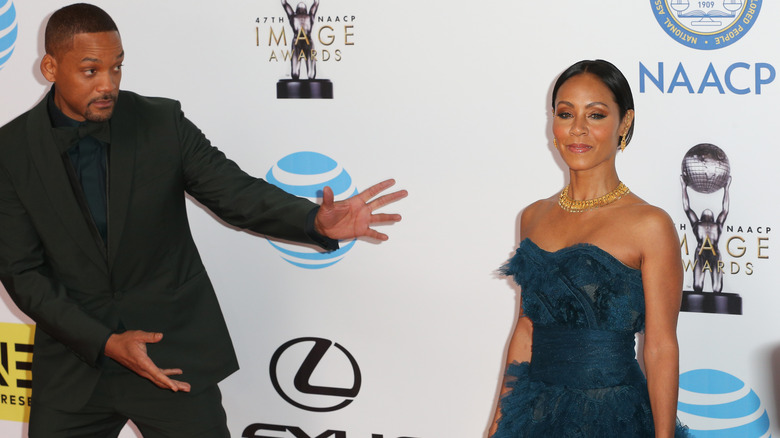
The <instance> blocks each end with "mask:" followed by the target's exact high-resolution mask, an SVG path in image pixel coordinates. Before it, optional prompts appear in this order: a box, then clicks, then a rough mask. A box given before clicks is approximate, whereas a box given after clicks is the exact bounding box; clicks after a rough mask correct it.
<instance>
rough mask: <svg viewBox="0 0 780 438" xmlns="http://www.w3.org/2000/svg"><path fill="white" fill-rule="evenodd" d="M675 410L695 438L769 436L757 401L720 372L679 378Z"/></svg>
mask: <svg viewBox="0 0 780 438" xmlns="http://www.w3.org/2000/svg"><path fill="white" fill-rule="evenodd" d="M677 410H678V415H679V417H680V420H681V421H682V422H683V423H684V424H686V425H687V426H688V427H689V428H690V431H691V434H692V435H693V436H696V437H744V438H763V437H766V436H769V435H768V432H769V415H768V414H767V411H766V408H764V406H763V404H762V403H761V399H760V398H759V397H758V395H757V394H756V393H755V391H753V390H752V389H750V387H748V386H747V385H746V384H745V382H743V381H742V380H740V379H739V378H737V377H735V376H732V375H731V374H728V373H725V372H723V371H718V370H712V369H699V370H693V371H688V372H686V373H683V374H681V375H680V396H679V402H678V403H677Z"/></svg>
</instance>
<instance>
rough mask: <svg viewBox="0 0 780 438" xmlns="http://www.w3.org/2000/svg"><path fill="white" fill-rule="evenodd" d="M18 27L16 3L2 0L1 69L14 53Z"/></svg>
mask: <svg viewBox="0 0 780 438" xmlns="http://www.w3.org/2000/svg"><path fill="white" fill-rule="evenodd" d="M18 27H19V26H18V25H17V23H16V8H14V3H13V2H12V1H10V0H0V70H2V69H3V66H5V63H6V62H8V60H9V59H11V55H13V53H14V45H15V44H16V35H17V32H18Z"/></svg>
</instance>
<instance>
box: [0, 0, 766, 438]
mask: <svg viewBox="0 0 780 438" xmlns="http://www.w3.org/2000/svg"><path fill="white" fill-rule="evenodd" d="M95 3H96V4H97V5H99V6H101V7H103V8H104V9H105V10H106V11H107V12H109V14H111V15H112V16H113V18H114V19H115V21H116V22H117V25H118V26H119V28H120V32H121V35H122V42H123V44H124V49H125V53H126V56H125V66H124V76H123V82H122V88H124V89H126V90H132V91H135V92H138V93H140V94H143V95H150V96H165V97H171V98H175V99H178V100H180V101H181V103H182V107H183V109H184V111H185V113H186V115H187V116H188V118H190V119H191V120H192V121H194V122H195V124H197V125H198V126H199V127H200V128H201V129H202V130H203V131H204V132H205V133H206V135H207V136H208V137H209V138H210V139H211V141H212V142H213V143H214V144H215V145H216V146H218V147H219V148H220V149H222V150H223V151H224V152H225V153H227V155H228V156H229V157H231V158H232V159H234V160H235V161H237V162H238V163H239V164H240V165H241V166H242V167H243V168H244V169H245V170H247V171H248V172H250V173H252V174H254V175H256V176H261V177H264V178H266V179H267V180H268V181H270V182H272V183H274V184H276V185H278V186H280V187H282V188H284V189H285V190H287V191H290V192H292V193H295V194H297V195H299V196H304V197H309V198H312V199H317V196H318V192H319V190H321V188H322V187H323V186H324V185H330V186H331V187H333V189H334V191H335V193H336V196H337V198H339V199H344V198H347V197H349V196H352V195H353V194H355V193H356V192H358V191H360V190H362V189H365V188H366V187H368V186H370V185H372V184H373V183H375V182H378V181H380V180H382V179H385V178H389V177H392V178H395V179H396V180H397V181H398V186H399V187H400V188H404V189H407V190H409V192H410V196H409V197H408V198H407V199H405V200H403V201H402V202H399V203H397V204H395V205H392V206H391V207H387V208H386V210H388V211H393V212H396V211H397V212H399V213H401V214H402V215H403V216H404V220H403V221H402V222H401V223H399V224H396V225H394V226H391V227H384V228H383V230H382V231H385V232H387V233H388V234H389V235H390V240H389V241H387V242H384V243H381V244H378V243H377V242H372V241H368V240H357V241H346V242H342V245H341V246H342V249H340V250H339V251H336V252H334V253H329V254H321V253H319V252H317V251H314V250H312V249H310V248H306V247H299V246H294V245H289V244H287V243H284V242H277V241H273V240H268V239H266V238H265V237H264V236H257V235H252V234H249V233H246V232H243V231H241V230H236V229H234V228H231V227H229V226H227V225H225V224H224V223H222V222H220V221H219V220H218V219H216V218H215V217H213V215H211V214H210V213H209V212H208V211H207V210H205V209H204V208H203V207H201V206H200V205H198V204H196V203H194V202H189V207H188V209H189V215H190V221H191V225H192V230H193V233H194V235H195V238H196V241H197V243H198V246H199V248H200V250H201V254H202V257H203V259H204V263H205V264H206V266H207V269H208V270H209V273H210V275H211V278H212V280H213V282H214V283H215V287H216V289H217V292H218V295H219V299H220V303H221V305H222V309H223V312H224V313H225V316H226V319H227V322H228V325H229V328H230V331H231V334H232V336H233V340H234V343H235V346H236V350H237V353H238V356H239V361H240V364H241V370H240V371H238V372H237V373H235V374H234V375H232V376H230V377H229V378H228V379H227V380H225V381H224V382H223V383H222V384H221V388H222V390H223V396H224V405H225V408H226V410H227V413H228V424H229V427H230V430H231V434H232V435H233V436H236V437H297V438H301V437H312V438H313V437H322V438H328V437H334V438H359V437H365V438H369V437H370V438H401V437H407V438H444V437H448V438H449V437H457V438H460V437H463V438H467V437H480V436H484V435H485V434H486V430H487V428H488V426H489V422H490V418H491V416H492V412H493V406H494V403H495V400H496V398H497V394H498V391H499V385H500V381H501V375H502V367H503V362H504V357H503V355H504V350H505V348H506V345H507V343H508V341H509V336H510V333H511V330H512V327H513V324H514V321H515V317H516V314H517V310H518V290H517V288H516V287H514V286H513V284H512V283H511V282H510V281H509V280H507V279H506V278H502V277H500V276H498V275H497V274H496V269H497V268H498V267H499V266H500V265H501V264H502V263H503V262H504V261H505V260H506V259H507V258H508V257H509V256H510V255H511V254H512V252H513V250H514V247H515V245H516V244H517V242H518V240H519V239H518V220H519V214H520V212H521V211H522V209H523V208H524V207H525V206H526V205H528V204H529V203H531V202H533V201H534V200H536V199H539V198H543V197H548V196H551V195H553V194H555V193H557V192H558V191H560V190H561V189H562V187H563V186H564V185H565V184H566V179H567V176H568V175H567V171H566V168H565V165H564V164H563V163H562V161H561V160H560V159H559V158H558V157H557V156H556V153H555V150H554V148H553V147H552V137H551V123H552V121H551V108H550V103H549V100H550V92H551V88H552V84H553V82H554V80H555V78H556V76H557V75H558V74H559V73H560V72H561V71H562V70H563V69H565V68H566V67H567V66H569V65H571V64H572V63H574V62H576V61H578V60H581V59H594V58H603V59H607V60H610V61H611V62H613V63H614V64H615V65H617V66H618V67H619V68H620V69H621V70H622V71H623V72H624V73H625V75H626V77H627V78H628V79H629V82H630V84H631V86H632V89H633V92H634V97H635V101H636V131H635V136H634V140H633V141H632V143H631V144H630V145H629V147H628V148H627V149H626V151H625V152H624V153H622V154H620V155H619V157H618V171H619V173H620V176H621V179H622V180H623V181H624V182H625V183H626V184H627V185H628V186H629V187H630V188H631V189H632V190H633V191H634V192H636V193H638V194H639V195H640V196H642V197H643V198H644V199H646V200H647V201H648V202H650V203H653V204H655V205H658V206H660V207H662V208H664V209H665V210H666V211H667V212H669V214H670V215H671V217H672V218H673V220H674V222H675V225H676V227H677V230H678V234H679V237H680V256H681V263H682V264H683V266H684V267H685V284H684V289H685V293H684V299H683V309H684V311H683V312H682V313H681V314H680V322H679V328H678V334H679V340H680V352H681V354H680V356H681V357H680V373H681V377H680V398H679V400H680V403H679V416H680V418H681V419H682V420H683V422H685V423H686V424H688V425H689V426H690V427H691V429H693V430H694V431H695V436H697V437H746V438H759V437H770V436H772V435H774V436H780V412H779V410H780V323H778V319H777V312H778V309H780V292H778V286H777V284H776V276H777V272H779V271H780V269H779V268H780V265H779V264H778V260H780V257H778V253H777V248H776V245H777V244H776V243H775V234H777V233H778V232H780V203H778V201H777V199H776V198H777V196H776V193H775V192H776V188H777V184H778V176H777V166H778V162H780V152H778V146H780V139H779V138H778V134H777V129H778V121H777V120H776V116H775V114H776V113H777V103H778V102H779V101H780V78H778V71H777V69H778V68H780V52H779V51H778V50H776V42H777V41H778V39H780V27H778V25H777V24H778V22H780V21H779V20H780V9H778V6H777V4H776V3H775V2H768V3H766V4H764V3H763V2H762V1H750V0H727V1H688V0H672V1H668V0H636V1H631V2H627V1H624V0H621V1H618V0H604V1H598V2H595V1H588V2H583V1H580V0H561V1H556V2H552V3H540V2H517V1H503V0H499V1H493V2H460V3H459V2H432V1H409V0H398V1H394V2H366V1H357V0H320V1H314V2H312V1H311V0H309V1H304V2H301V3H296V2H290V3H288V2H286V1H281V2H280V1H276V0H223V1H220V2H216V1H203V0H188V1H184V0H168V1H164V2H160V1H152V0H136V1H132V2H127V1H125V2H117V1H107V0H105V1H96V2H95ZM65 4H66V2H61V1H54V0H36V1H29V0H27V1H25V0H0V102H2V104H0V124H4V123H6V122H8V121H10V120H11V119H13V118H14V117H15V116H17V115H18V114H20V113H21V112H23V111H26V110H27V109H29V108H31V107H32V106H33V105H34V104H35V103H36V102H38V101H39V100H40V99H41V98H42V97H43V96H44V95H45V94H46V93H47V91H48V89H49V84H48V83H47V82H46V81H45V80H44V78H43V77H42V76H41V74H40V72H39V68H38V64H39V62H40V59H41V57H42V55H43V29H44V27H45V23H46V21H47V19H48V17H49V16H50V15H51V13H52V12H53V11H54V10H56V9H58V8H59V7H61V6H63V5H65ZM309 23H310V24H311V25H310V26H309ZM0 297H1V299H2V303H1V304H0V436H3V437H24V436H26V423H25V421H26V419H27V418H28V406H29V404H30V401H31V398H32V397H34V394H31V391H30V388H31V385H32V381H33V380H34V376H32V375H31V373H30V369H31V363H32V362H34V360H35V353H34V345H33V341H32V334H33V332H34V330H35V327H34V324H33V322H32V321H31V320H30V319H28V318H27V317H26V316H25V315H24V314H22V313H21V312H20V311H19V310H18V309H17V308H16V307H15V306H14V304H13V303H12V302H11V300H10V298H9V297H8V295H7V293H6V292H5V291H1V290H0ZM202 354H203V355H204V356H205V355H208V354H210V352H208V351H203V352H202ZM185 371H186V370H185ZM122 436H123V437H136V436H140V434H138V432H136V431H135V430H134V429H133V427H132V426H131V425H130V426H128V427H127V428H126V429H125V430H124V431H123V432H122Z"/></svg>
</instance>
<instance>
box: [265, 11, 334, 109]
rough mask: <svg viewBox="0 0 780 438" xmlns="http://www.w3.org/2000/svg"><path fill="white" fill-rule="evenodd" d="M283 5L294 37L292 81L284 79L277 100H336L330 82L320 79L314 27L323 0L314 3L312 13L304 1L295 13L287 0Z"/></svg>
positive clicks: (291, 67) (279, 83) (277, 92)
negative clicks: (304, 67)
mask: <svg viewBox="0 0 780 438" xmlns="http://www.w3.org/2000/svg"><path fill="white" fill-rule="evenodd" d="M282 6H283V7H284V11H285V12H286V13H287V19H288V20H289V21H290V26H291V27H292V30H293V35H294V36H293V39H292V50H291V55H290V76H291V78H292V79H280V80H279V82H277V83H276V98H277V99H333V83H332V82H331V81H329V80H328V79H317V59H316V53H317V52H316V51H315V50H314V40H313V39H312V28H313V27H314V17H316V16H317V9H318V8H319V6H320V2H319V0H314V2H313V3H312V5H311V7H310V8H308V10H307V8H306V3H304V2H300V3H298V6H297V7H296V8H295V10H293V8H292V6H290V4H289V3H287V0H282ZM302 63H305V64H306V77H307V79H300V76H301V64H302Z"/></svg>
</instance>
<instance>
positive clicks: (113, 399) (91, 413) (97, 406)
mask: <svg viewBox="0 0 780 438" xmlns="http://www.w3.org/2000/svg"><path fill="white" fill-rule="evenodd" d="M109 368H112V369H110V370H107V372H105V373H103V376H101V378H100V380H99V382H98V384H97V386H96V388H95V391H94V392H93V394H92V397H91V398H90V400H89V401H88V402H87V404H86V405H85V406H84V408H82V409H80V410H79V411H78V412H66V411H61V410H57V409H53V408H51V407H49V406H46V405H43V404H41V403H36V401H35V394H33V397H32V398H33V400H32V406H31V408H30V429H29V437H30V438H76V437H78V438H92V437H94V438H115V437H116V436H118V435H119V432H120V431H121V430H122V428H123V427H124V425H125V424H126V423H127V421H128V420H132V421H133V423H135V425H136V426H137V427H138V430H140V431H141V434H142V435H143V437H144V438H178V437H182V438H184V437H186V438H197V437H202V438H229V437H230V433H229V432H228V429H227V417H226V416H225V410H224V408H223V407H222V394H221V393H220V391H219V388H218V387H217V385H214V386H212V387H209V388H203V389H201V390H200V391H196V392H195V393H194V394H193V393H185V392H173V391H170V390H167V389H160V388H157V387H156V386H154V385H153V384H152V383H151V382H149V381H146V379H143V380H138V379H141V378H140V377H138V376H136V375H135V374H133V373H132V372H130V371H129V370H126V369H124V368H122V369H118V368H116V367H109ZM183 380H186V379H183ZM128 385H130V386H128ZM133 386H135V387H133Z"/></svg>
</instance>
